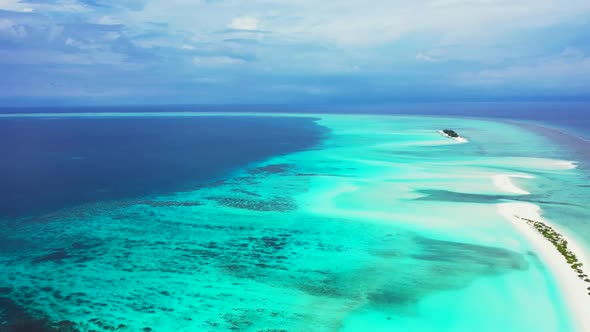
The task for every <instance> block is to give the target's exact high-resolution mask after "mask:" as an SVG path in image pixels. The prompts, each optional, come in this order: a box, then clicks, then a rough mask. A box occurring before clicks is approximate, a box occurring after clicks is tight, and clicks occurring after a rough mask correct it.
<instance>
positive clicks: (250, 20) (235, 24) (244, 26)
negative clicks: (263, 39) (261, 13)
mask: <svg viewBox="0 0 590 332" xmlns="http://www.w3.org/2000/svg"><path fill="white" fill-rule="evenodd" d="M258 23H259V21H258V19H257V18H255V17H250V16H239V17H235V18H234V19H233V20H232V21H231V24H230V26H229V27H230V28H232V29H236V30H258Z"/></svg>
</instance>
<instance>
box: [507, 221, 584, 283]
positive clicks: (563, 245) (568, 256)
mask: <svg viewBox="0 0 590 332" xmlns="http://www.w3.org/2000/svg"><path fill="white" fill-rule="evenodd" d="M518 218H519V219H521V220H524V221H526V222H527V223H528V224H529V225H532V226H533V227H535V229H536V230H537V231H539V233H541V234H542V235H543V236H544V237H545V238H546V239H547V240H549V242H551V243H552V244H553V245H554V246H555V248H557V251H559V253H560V254H561V255H562V256H563V257H564V258H565V260H566V261H567V263H568V264H569V265H570V267H571V268H572V270H574V271H575V272H576V273H577V274H578V278H580V279H582V280H584V281H585V282H588V283H590V279H589V278H588V275H587V274H585V273H584V271H583V270H582V269H581V267H582V263H580V262H579V261H578V258H577V257H576V255H575V254H574V253H573V252H572V251H571V250H569V249H568V247H567V240H566V239H564V238H563V236H562V235H561V234H559V233H558V232H557V231H556V230H554V229H553V228H552V227H550V226H547V225H546V224H545V223H542V222H540V221H536V220H531V219H527V218H521V217H518ZM588 289H589V290H590V287H588ZM588 295H590V293H588Z"/></svg>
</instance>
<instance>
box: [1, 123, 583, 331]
mask: <svg viewBox="0 0 590 332" xmlns="http://www.w3.org/2000/svg"><path fill="white" fill-rule="evenodd" d="M69 116H76V115H75V114H74V115H69ZM110 116H121V115H110ZM134 116H154V117H158V116H163V115H155V114H152V115H138V114H136V115H134ZM167 116H197V115H196V114H192V115H191V114H182V115H181V114H176V115H175V114H169V115H167ZM198 116H207V115H206V114H200V115H198ZM228 116H230V115H228ZM252 116H257V115H252ZM260 116H261V115H260ZM264 116H269V115H264ZM309 116H310V115H306V117H309ZM313 117H315V118H317V123H318V124H319V125H321V126H324V127H326V128H328V129H329V134H327V135H326V137H325V139H324V140H323V141H322V142H321V143H320V144H319V145H318V146H316V147H315V148H313V149H309V150H305V151H300V152H295V153H290V154H286V155H281V156H276V157H272V158H269V159H267V160H264V161H263V162H260V163H255V164H249V165H246V166H244V167H243V168H241V169H238V170H235V171H234V172H232V173H231V174H229V175H228V176H226V177H225V178H223V179H221V180H219V181H216V182H213V183H210V184H209V185H207V186H204V187H200V188H198V189H195V190H190V191H182V192H177V193H170V194H165V195H152V196H147V197H142V198H138V199H126V200H118V201H107V202H98V203H89V204H84V205H80V206H76V207H72V208H68V209H65V210H61V211H57V212H54V213H51V214H46V215H43V216H39V217H36V218H29V219H26V220H24V219H23V220H22V221H20V222H14V221H11V222H4V223H2V224H0V227H1V232H2V234H4V236H5V240H6V241H10V242H11V243H16V244H17V243H21V242H22V243H25V242H26V243H29V244H30V245H26V246H25V245H23V246H20V247H19V248H18V250H3V251H2V252H1V254H0V262H1V264H2V273H1V274H0V286H5V288H2V289H3V292H4V294H3V295H1V296H3V297H5V298H8V299H10V301H11V303H13V304H14V306H15V307H18V308H23V309H22V310H24V312H25V313H24V314H23V315H25V314H26V315H28V316H30V317H38V318H47V319H49V320H50V321H52V322H60V321H70V322H73V323H75V324H76V328H78V329H79V330H81V331H90V330H97V331H107V330H117V331H150V330H152V331H228V330H235V331H573V329H574V327H573V325H572V324H573V323H572V322H573V319H572V317H571V315H570V312H569V310H568V308H567V306H566V304H565V302H564V300H563V299H562V297H561V295H560V290H559V289H558V288H557V286H556V281H555V280H554V278H553V276H552V275H551V274H550V272H549V270H548V268H547V267H546V264H545V263H544V262H543V261H542V260H541V259H539V258H538V256H537V255H536V254H535V252H534V251H533V249H532V245H531V244H530V243H529V242H528V241H527V240H526V238H525V237H524V236H522V235H521V234H519V233H518V232H517V231H516V230H515V229H514V228H513V225H512V224H511V223H510V222H509V221H507V220H505V219H503V218H502V217H501V216H500V215H499V214H498V211H497V204H499V203H502V202H506V201H526V202H532V203H535V204H538V205H540V206H541V207H542V208H543V209H544V210H546V211H548V212H547V217H548V218H549V219H550V220H551V221H554V222H556V223H559V224H560V225H562V226H564V227H565V228H568V229H569V230H571V231H572V232H575V234H577V236H578V237H579V239H578V240H579V241H580V242H582V243H590V232H589V231H588V230H589V229H590V227H589V226H588V225H586V224H584V220H585V219H587V217H588V211H586V209H585V208H584V201H585V200H588V198H590V196H588V188H587V187H585V186H581V185H580V183H581V181H582V180H580V179H583V176H584V175H583V174H582V171H581V170H579V169H566V168H564V167H562V166H563V165H561V164H560V163H558V162H556V160H557V159H559V158H562V156H563V155H564V154H563V148H562V147H560V146H558V145H556V144H555V143H553V142H552V141H550V140H548V139H547V138H545V137H543V136H540V135H538V134H535V133H533V132H530V131H527V130H524V129H523V128H522V127H519V126H516V125H513V124H507V123H501V122H494V121H486V120H475V119H459V118H440V117H436V118H434V117H404V116H360V115H313ZM447 127H449V128H453V129H455V130H456V131H458V132H459V133H461V134H462V135H464V136H466V137H468V138H469V142H468V143H465V144H460V143H457V142H456V141H453V140H450V139H447V138H445V137H443V136H441V135H440V134H439V133H438V132H437V130H440V129H442V128H447ZM228 153H231V151H228ZM498 174H503V175H515V176H522V175H532V176H534V178H532V179H526V178H515V179H513V181H514V182H515V183H517V184H518V186H520V187H521V188H523V189H525V190H527V191H529V192H531V195H517V194H511V193H507V192H503V191H502V190H500V189H499V188H498V187H496V186H495V185H494V182H493V177H494V176H495V175H498ZM572 191H573V192H572ZM15 246H16V245H15ZM15 310H16V309H15ZM19 310H21V309H19Z"/></svg>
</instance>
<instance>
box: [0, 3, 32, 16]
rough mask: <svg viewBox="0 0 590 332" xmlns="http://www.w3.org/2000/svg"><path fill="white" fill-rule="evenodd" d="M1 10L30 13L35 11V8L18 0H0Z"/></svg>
mask: <svg viewBox="0 0 590 332" xmlns="http://www.w3.org/2000/svg"><path fill="white" fill-rule="evenodd" d="M0 10H7V11H12V12H22V13H30V12H32V11H33V8H31V6H29V5H27V4H23V3H21V2H20V1H18V0H0Z"/></svg>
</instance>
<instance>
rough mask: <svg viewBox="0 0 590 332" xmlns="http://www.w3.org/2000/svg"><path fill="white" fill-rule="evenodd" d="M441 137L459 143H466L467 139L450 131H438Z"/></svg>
mask: <svg viewBox="0 0 590 332" xmlns="http://www.w3.org/2000/svg"><path fill="white" fill-rule="evenodd" d="M438 132H439V133H440V134H441V135H443V136H444V137H447V138H450V139H453V140H455V141H457V142H459V143H467V142H468V141H467V139H466V138H465V137H462V136H461V135H459V134H458V133H457V132H456V131H454V130H452V129H443V130H439V131H438Z"/></svg>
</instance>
